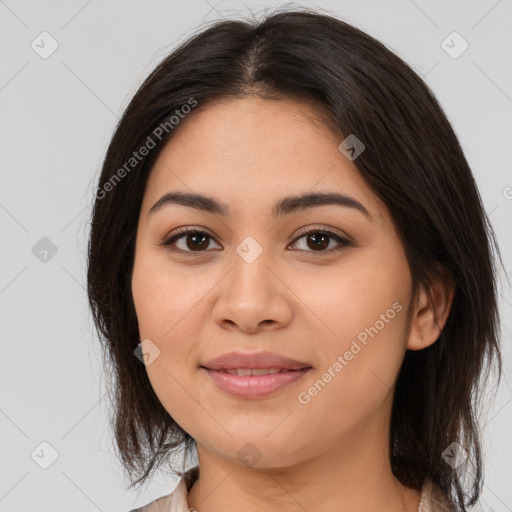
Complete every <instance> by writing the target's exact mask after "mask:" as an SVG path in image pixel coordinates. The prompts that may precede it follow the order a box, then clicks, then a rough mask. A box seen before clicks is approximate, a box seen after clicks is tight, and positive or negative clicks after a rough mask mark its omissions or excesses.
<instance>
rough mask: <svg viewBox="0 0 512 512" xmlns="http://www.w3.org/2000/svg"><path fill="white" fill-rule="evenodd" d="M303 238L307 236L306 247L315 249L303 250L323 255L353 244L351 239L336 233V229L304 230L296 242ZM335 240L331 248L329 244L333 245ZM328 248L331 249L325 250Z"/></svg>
mask: <svg viewBox="0 0 512 512" xmlns="http://www.w3.org/2000/svg"><path fill="white" fill-rule="evenodd" d="M302 238H305V245H306V247H309V248H312V249H313V250H311V251H310V250H307V249H301V250H305V251H306V252H319V253H321V254H322V255H323V254H325V253H327V254H330V253H333V252H337V251H341V250H343V249H344V248H345V247H349V246H350V245H352V244H351V242H350V240H348V239H347V238H345V237H343V236H341V235H339V234H338V233H335V232H334V231H331V230H329V229H324V228H310V229H307V230H305V231H302V234H301V236H299V237H298V238H296V239H295V242H294V243H297V242H298V241H299V240H301V239H302ZM333 240H334V242H335V247H334V248H332V247H331V248H329V246H330V245H331V241H333ZM336 244H337V246H336ZM327 248H329V249H328V250H324V249H327ZM308 256H311V255H308Z"/></svg>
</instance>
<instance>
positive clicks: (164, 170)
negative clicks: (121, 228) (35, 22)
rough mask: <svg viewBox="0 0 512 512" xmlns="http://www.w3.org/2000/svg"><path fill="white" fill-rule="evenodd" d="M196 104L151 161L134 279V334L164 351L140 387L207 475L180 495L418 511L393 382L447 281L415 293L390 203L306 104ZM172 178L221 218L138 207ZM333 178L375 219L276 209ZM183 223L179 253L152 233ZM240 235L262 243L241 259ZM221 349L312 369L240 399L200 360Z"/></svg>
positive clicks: (202, 507) (201, 505)
mask: <svg viewBox="0 0 512 512" xmlns="http://www.w3.org/2000/svg"><path fill="white" fill-rule="evenodd" d="M206 107H207V108H203V109H199V108H198V109H196V110H195V111H194V112H193V114H190V115H189V116H188V117H187V118H186V119H185V120H184V121H182V122H181V124H180V126H179V130H177V131H176V133H175V134H174V136H173V138H172V139H171V140H170V141H169V142H168V143H167V145H166V147H165V148H164V149H163V151H162V153H161V154H160V155H159V157H158V159H157V161H156V163H155V165H154V167H153V169H152V171H151V174H150V177H149V181H148V183H147V187H146V190H145V195H144V199H143V203H142V208H141V214H140V219H139V225H138V231H137V240H136V252H135V263H134V269H133V275H132V292H133V298H134V303H135V308H136V313H137V318H138V322H139V330H140V335H141V340H143V339H146V338H149V339H150V340H151V341H152V343H154V344H155V345H156V346H157V347H158V349H159V350H160V354H159V356H158V357H157V358H156V359H155V360H154V361H153V362H152V363H151V364H149V365H148V366H146V369H147V373H148V377H149V379H150V381H151V385H152V386H153V388H154V390H155V392H156V394H157V396H158V398H159V399H160V401H161V402H162V404H163V406H164V407H165V408H166V410H167V411H168V412H169V414H170V415H171V416H172V417H173V418H174V419H175V420H176V422H177V423H178V424H179V425H180V426H181V427H182V428H183V429H184V430H185V431H187V432H188V433H189V434H190V435H191V436H192V437H193V438H194V439H195V440H196V441H197V453H198V459H199V465H200V471H201V473H200V478H199V480H198V482H196V484H195V485H194V486H193V488H192V489H191V491H190V493H189V498H188V500H189V506H190V507H194V508H195V509H196V510H198V511H199V512H220V511H223V512H225V511H227V510H245V511H248V512H252V511H260V512H261V511H270V510H277V509H279V510H281V511H285V512H287V511H290V512H291V511H293V512H295V511H303V510H308V511H313V510H315V511H334V510H336V511H339V510H350V511H355V512H357V511H370V510H372V511H373V510H379V511H381V512H386V511H394V512H398V511H401V512H408V511H417V509H418V505H419V499H420V493H419V492H417V491H414V490H412V489H408V488H406V487H404V486H403V485H402V484H401V483H400V482H399V481H398V480H397V479H396V478H395V477H394V475H393V474H392V471H391V467H390V462H389V448H388V438H389V423H390V412H391V405H392V398H393V392H394V385H395V380H396V377H397V375H398V372H399V369H400V366H401V363H402V360H403V357H404V355H405V351H406V350H407V349H410V350H420V349H422V348H425V347H427V346H429V345H430V344H432V343H434V342H435V341H436V339H437V337H438V336H439V333H440V332H441V329H442V327H443V326H444V324H445V322H446V319H447V316H448V313H449V308H450V305H451V302H452V299H453V287H449V286H448V285H446V284H441V283H440V284H437V285H436V287H435V288H433V290H432V292H433V297H434V300H433V303H431V302H429V300H428V298H427V295H426V293H425V290H424V289H423V288H420V292H419V295H418V297H417V301H413V300H412V299H413V297H412V295H411V291H412V279H411V274H410V270H409V266H408V263H407V259H406V256H405V253H404V250H403V246H402V244H401V242H400V240H399V238H398V236H397V233H396V230H395V227H394V224H393V222H392V219H391V217H390V215H389V212H388V211H387V209H386V207H385V205H384V203H383V202H382V201H381V200H380V199H379V198H378V197H377V196H376V195H375V194H374V193H373V191H372V190H371V189H370V188H369V187H368V186H367V184H366V183H365V182H364V181H363V179H362V178H361V176H360V175H359V173H358V170H357V168H356V166H355V163H354V162H351V161H350V160H348V159H347V158H346V157H345V156H344V155H343V154H342V153H341V152H340V151H339V149H338V145H339V144H340V142H341V139H340V138H339V136H336V135H334V134H333V133H331V132H330V131H328V130H327V128H324V127H323V125H321V124H320V123H319V122H318V119H317V117H316V111H315V108H314V107H313V106H311V105H308V104H304V103H299V102H296V101H292V100H285V101H268V100H262V99H258V98H255V97H246V98H244V99H235V100H234V99H231V100H228V101H221V102H216V103H214V104H209V105H207V106H206ZM170 191H182V192H195V193H202V194H205V195H208V196H213V197H215V198H216V199H218V200H219V201H222V202H223V203H226V204H227V205H229V208H230V209H231V214H230V216H229V217H226V218H224V217H222V216H220V215H219V214H213V213H208V212H204V211H200V210H197V209H194V208H191V207H187V206H183V205H167V206H165V207H163V208H162V209H160V210H158V211H157V212H155V213H153V214H151V215H149V216H148V212H149V209H150V208H151V206H152V205H153V204H154V203H155V202H156V201H157V200H158V199H159V198H160V197H161V196H163V195H164V194H165V193H167V192H170ZM333 191H334V192H341V193H344V194H347V195H350V196H352V197H354V198H356V199H357V200H358V201H360V202H361V203H362V204H363V205H364V206H365V207H366V208H367V210H368V211H369V212H370V214H371V216H372V218H373V220H369V219H368V218H366V217H365V216H364V215H363V214H361V213H360V212H359V211H357V210H356V209H353V208H347V207H340V206H336V205H323V206H319V207H315V208H311V209H308V210H303V211H298V212H294V213H292V214H290V215H289V216H284V217H283V218H282V219H279V220H276V219H274V218H273V217H272V214H271V209H272V206H273V205H274V203H275V202H276V201H277V200H279V199H281V198H282V197H284V196H288V195H299V194H303V193H306V192H333ZM185 226H190V227H193V228H196V229H199V230H201V229H202V230H203V231H206V232H207V233H208V234H209V235H210V236H211V238H207V239H206V242H205V243H204V246H203V245H201V239H199V242H198V241H197V240H195V239H194V238H193V237H192V238H191V236H190V235H189V236H188V244H187V235H186V234H185V235H184V236H183V237H182V238H181V239H180V240H178V241H176V242H175V243H174V247H175V248H176V249H177V250H179V249H182V251H183V252H181V253H180V252H172V251H171V250H170V248H165V247H162V246H161V245H160V244H161V243H162V242H163V241H164V240H166V239H167V238H168V237H169V235H170V234H172V233H173V232H175V231H176V229H177V228H180V227H185ZM304 227H307V228H308V229H309V228H313V229H314V228H316V233H318V230H319V229H322V228H323V229H330V230H332V231H334V232H336V233H338V234H340V235H341V236H344V237H346V238H348V239H349V240H350V241H351V245H349V246H346V247H343V246H341V247H342V249H341V250H340V251H331V250H330V249H334V248H336V247H340V244H339V243H338V242H336V240H335V239H333V238H328V239H327V241H326V243H325V246H322V248H320V249H317V250H315V245H314V243H311V237H308V236H303V235H302V234H301V233H299V230H300V229H301V228H304ZM248 236H251V237H253V238H254V239H255V240H256V241H257V242H258V244H259V245H260V246H261V247H262V249H263V252H262V253H261V255H260V256H259V257H258V258H257V259H256V260H255V261H254V262H252V263H247V261H245V260H244V259H243V258H242V257H240V256H239V254H238V253H237V252H236V248H237V247H238V246H239V244H240V243H241V242H242V241H243V240H244V239H245V238H246V237H248ZM317 236H318V235H317ZM299 237H301V238H300V239H299ZM308 240H309V244H308ZM208 241H209V242H208ZM327 244H328V246H327ZM193 250H196V252H195V255H194V253H193V252H191V251H193ZM185 251H189V252H188V253H185ZM201 251H202V252H201ZM191 254H192V256H191ZM308 256H309V257H308ZM394 303H399V304H400V305H401V306H402V309H401V311H400V312H397V313H396V315H395V316H394V318H392V319H391V320H389V321H388V322H386V323H385V325H384V327H383V328H382V329H380V330H379V332H378V334H376V335H374V337H373V338H371V337H369V338H368V342H367V345H366V346H364V345H362V344H361V343H360V344H359V345H361V347H362V349H361V350H360V351H359V352H358V353H357V355H355V356H354V357H353V359H352V360H350V361H348V362H347V364H346V365H345V366H344V367H343V369H342V371H339V372H338V373H336V376H335V377H334V378H332V379H331V380H330V382H328V383H327V385H326V386H325V387H324V388H323V389H322V390H321V391H320V392H318V394H317V395H316V396H314V397H312V398H311V400H310V401H309V403H307V404H304V403H300V402H299V400H298V394H299V393H300V392H301V391H302V392H303V391H307V390H308V389H309V388H310V387H311V386H312V385H313V384H314V383H315V382H317V381H318V379H320V378H321V377H322V375H323V374H324V373H325V372H326V371H327V370H328V368H329V367H332V366H333V364H334V362H335V361H336V360H337V357H338V356H339V355H341V356H343V354H344V353H345V352H346V351H347V350H348V349H349V348H350V347H351V344H352V342H353V341H354V340H356V339H357V335H358V334H360V333H361V332H363V331H364V330H365V328H368V327H370V326H374V325H375V323H376V321H377V320H379V318H381V316H380V315H382V314H385V313H386V311H387V310H389V309H390V308H392V305H393V304H394ZM434 310H435V311H436V312H437V315H438V321H439V323H436V322H435V320H434ZM407 313H409V314H410V315H411V317H410V322H408V321H407V320H408V318H407ZM232 350H242V351H246V352H253V351H259V350H269V351H273V352H278V353H280V354H284V355H287V356H289V357H292V358H294V359H297V360H299V361H301V362H306V363H308V364H309V365H310V366H312V367H313V370H311V371H310V372H309V373H308V374H306V375H305V376H304V378H303V379H302V380H301V381H300V382H297V383H295V384H292V385H291V386H288V387H286V388H283V389H281V390H279V391H278V392H276V393H274V394H272V395H270V396H267V397H265V398H260V399H240V398H235V397H232V396H231V395H227V394H226V393H224V392H222V391H221V390H219V389H218V388H217V387H216V386H215V384H213V383H212V382H211V381H210V379H209V376H208V375H207V374H205V372H204V371H203V370H201V369H200V368H199V366H200V365H201V364H202V363H204V362H206V361H207V360H209V359H212V358H214V357H216V356H218V355H220V354H223V353H226V352H230V351H232ZM247 443H252V445H253V446H254V447H256V449H257V453H258V456H259V457H260V458H259V459H258V460H257V462H256V463H255V464H254V465H246V464H245V463H244V462H243V461H242V460H241V459H240V458H239V456H238V452H239V450H241V449H242V448H244V447H245V450H248V449H249V450H253V452H254V453H256V450H255V449H254V448H247V446H246V445H247Z"/></svg>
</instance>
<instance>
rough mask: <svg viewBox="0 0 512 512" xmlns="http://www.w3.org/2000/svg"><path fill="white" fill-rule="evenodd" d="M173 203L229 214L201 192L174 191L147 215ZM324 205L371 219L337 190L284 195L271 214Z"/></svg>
mask: <svg viewBox="0 0 512 512" xmlns="http://www.w3.org/2000/svg"><path fill="white" fill-rule="evenodd" d="M173 204H178V205H182V206H188V207H190V208H195V209H196V210H202V211H205V212H208V213H214V214H219V215H222V216H223V217H228V216H229V214H230V208H229V206H228V205H227V204H225V203H222V202H220V201H218V200H217V199H215V198H213V197H208V196H205V195H202V194H192V193H188V192H178V191H174V192H168V193H167V194H165V195H163V196H162V197H161V198H160V199H159V200H158V201H157V202H156V203H155V204H154V205H153V206H152V207H151V209H150V210H149V212H148V217H149V216H150V215H151V214H154V213H156V212H157V211H159V210H161V209H162V208H163V207H164V206H167V205H173ZM325 205H336V206H343V207H347V208H353V209H355V210H357V211H359V212H361V213H362V214H363V215H365V217H367V218H368V219H369V220H373V217H372V216H371V215H370V212H369V211H368V210H367V209H366V208H365V206H364V205H363V204H362V203H360V202H359V201H358V200H357V199H355V198H353V197H351V196H347V195H344V194H340V193H337V192H328V193H322V192H315V193H307V194H303V195H298V196H288V197H284V198H282V199H280V200H279V201H277V203H276V204H275V205H274V207H273V209H272V215H273V217H274V218H277V217H282V216H284V215H289V214H291V213H294V212H297V211H301V210H306V209H309V208H315V207H317V206H325Z"/></svg>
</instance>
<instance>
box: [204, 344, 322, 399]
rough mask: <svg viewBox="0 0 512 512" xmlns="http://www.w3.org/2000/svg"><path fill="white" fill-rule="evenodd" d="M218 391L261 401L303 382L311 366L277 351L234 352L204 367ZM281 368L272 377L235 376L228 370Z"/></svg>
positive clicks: (205, 364) (207, 363) (211, 361)
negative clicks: (299, 381)
mask: <svg viewBox="0 0 512 512" xmlns="http://www.w3.org/2000/svg"><path fill="white" fill-rule="evenodd" d="M201 368H202V369H203V370H204V371H206V372H207V374H208V375H209V377H210V378H211V379H212V380H213V382H214V383H215V384H216V385H217V387H218V388H220V389H221V390H223V391H225V392H226V393H229V394H231V395H234V396H236V397H239V398H261V397H265V396H267V395H270V394H271V393H274V392H276V391H278V390H279V389H281V388H283V387H285V386H288V385H290V384H292V383H294V382H297V381H298V380H300V379H301V378H302V377H303V376H304V375H305V374H306V373H307V372H308V371H309V370H311V369H312V367H311V365H309V364H307V363H303V362H300V361H297V360H295V359H291V358H289V357H287V356H283V355H280V354H276V353H273V352H255V353H244V352H230V353H228V354H223V355H221V356H219V357H217V358H215V359H212V360H210V361H207V362H206V363H204V364H202V365H201ZM264 368H267V369H270V368H274V369H276V368H279V369H280V372H279V373H274V374H269V375H233V374H230V373H226V371H225V370H234V369H264Z"/></svg>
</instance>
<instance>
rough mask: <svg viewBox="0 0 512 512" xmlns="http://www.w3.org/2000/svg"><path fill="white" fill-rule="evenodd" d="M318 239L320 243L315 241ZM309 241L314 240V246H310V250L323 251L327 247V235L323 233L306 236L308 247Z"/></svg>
mask: <svg viewBox="0 0 512 512" xmlns="http://www.w3.org/2000/svg"><path fill="white" fill-rule="evenodd" d="M319 238H321V239H322V241H321V242H320V243H318V242H319V240H317V239H319ZM311 239H314V240H316V242H315V245H310V247H311V248H312V249H325V248H327V247H329V240H328V239H329V235H326V234H325V233H317V234H313V235H309V236H308V245H309V240H311Z"/></svg>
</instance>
